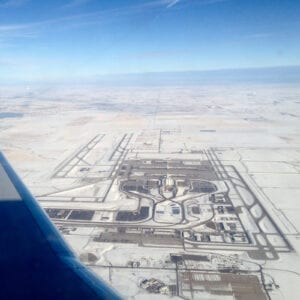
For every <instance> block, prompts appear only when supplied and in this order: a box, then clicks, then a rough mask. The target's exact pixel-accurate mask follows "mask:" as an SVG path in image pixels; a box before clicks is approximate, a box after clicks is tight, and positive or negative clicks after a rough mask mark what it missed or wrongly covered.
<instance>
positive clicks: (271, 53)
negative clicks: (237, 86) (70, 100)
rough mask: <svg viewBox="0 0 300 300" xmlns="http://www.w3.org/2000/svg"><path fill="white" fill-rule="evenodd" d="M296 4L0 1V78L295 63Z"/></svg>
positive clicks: (298, 52)
mask: <svg viewBox="0 0 300 300" xmlns="http://www.w3.org/2000/svg"><path fill="white" fill-rule="evenodd" d="M299 16H300V1H298V0H285V1H283V0H66V1H63V0H43V1H41V0H0V83H1V81H2V82H4V81H7V80H11V81H14V80H15V81H18V80H24V81H31V80H33V81H34V80H64V79H68V78H69V79H72V78H77V79H78V78H93V77H96V76H99V75H106V74H109V75H111V74H127V73H147V72H175V71H196V70H200V71H201V70H219V69H240V68H242V69H243V68H261V67H275V66H299V65H300V18H299Z"/></svg>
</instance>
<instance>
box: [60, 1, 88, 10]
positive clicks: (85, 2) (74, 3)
mask: <svg viewBox="0 0 300 300" xmlns="http://www.w3.org/2000/svg"><path fill="white" fill-rule="evenodd" d="M91 1H93V0H72V1H70V2H69V3H67V4H65V5H63V6H62V8H73V7H77V6H81V5H84V4H87V3H88V2H91Z"/></svg>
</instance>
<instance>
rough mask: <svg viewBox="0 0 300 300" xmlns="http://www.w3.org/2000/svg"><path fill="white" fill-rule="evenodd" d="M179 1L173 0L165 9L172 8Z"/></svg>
mask: <svg viewBox="0 0 300 300" xmlns="http://www.w3.org/2000/svg"><path fill="white" fill-rule="evenodd" d="M179 1H180V0H173V1H171V2H170V3H169V4H168V5H167V8H171V7H172V6H174V5H176V4H177V3H178V2H179Z"/></svg>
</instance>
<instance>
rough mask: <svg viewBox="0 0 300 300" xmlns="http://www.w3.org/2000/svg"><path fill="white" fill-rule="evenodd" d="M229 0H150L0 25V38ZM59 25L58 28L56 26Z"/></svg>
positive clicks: (19, 0)
mask: <svg viewBox="0 0 300 300" xmlns="http://www.w3.org/2000/svg"><path fill="white" fill-rule="evenodd" d="M27 1H28V0H10V1H6V2H5V3H2V5H8V4H9V5H17V3H18V5H21V3H23V4H24V3H25V2H27ZM83 1H84V2H87V1H92V0H74V1H72V2H70V3H69V4H71V3H73V4H74V5H75V4H76V3H77V5H79V3H81V4H83ZM225 1H230V0H197V1H193V0H151V1H148V2H144V3H142V4H138V5H133V6H129V7H117V8H113V9H107V10H98V11H93V12H88V13H83V14H74V15H69V16H65V17H60V18H56V19H48V20H44V21H39V22H31V23H23V24H2V25H1V24H0V38H1V39H5V38H9V39H12V38H18V37H20V38H26V37H27V38H36V37H38V36H39V35H40V34H42V33H43V31H44V30H45V29H46V30H53V29H55V28H56V29H58V30H65V29H70V28H78V27H84V26H88V25H92V24H94V25H96V24H103V23H108V22H113V21H114V20H119V19H120V17H125V16H131V15H139V14H142V13H145V11H151V10H152V11H154V12H155V11H157V12H159V11H160V10H161V9H163V8H165V9H166V8H171V7H174V6H175V5H176V4H178V3H182V4H184V3H185V4H188V3H194V4H196V3H197V4H202V5H209V4H214V3H218V2H225ZM57 25H59V26H57Z"/></svg>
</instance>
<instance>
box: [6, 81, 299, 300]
mask: <svg viewBox="0 0 300 300" xmlns="http://www.w3.org/2000/svg"><path fill="white" fill-rule="evenodd" d="M0 149H1V151H3V152H4V154H5V155H6V156H7V158H8V159H9V160H10V162H11V163H12V165H13V166H14V168H15V169H16V170H17V172H18V174H19V175H20V177H21V178H22V179H23V181H24V182H25V183H26V185H27V186H28V187H29V189H30V190H31V192H32V193H33V195H34V196H35V197H36V198H37V199H38V200H39V202H40V204H41V205H42V207H43V208H44V209H45V210H46V212H47V213H48V215H49V216H50V218H51V219H52V220H53V221H54V223H55V224H56V225H57V226H58V228H59V229H60V231H61V232H62V234H63V235H64V237H65V239H66V240H67V241H68V242H69V244H70V245H71V247H72V248H73V249H74V251H75V252H76V254H77V255H78V257H79V259H80V260H81V261H83V262H84V263H85V264H87V265H88V266H89V267H91V268H92V270H94V272H96V273H97V274H99V276H101V277H102V278H103V279H104V280H106V281H107V282H109V283H110V284H111V285H112V286H114V287H115V288H116V289H117V290H119V292H120V293H121V294H122V295H123V296H124V297H125V298H127V299H168V298H170V297H171V298H174V299H176V298H184V299H245V300H246V299H298V298H299V297H298V294H299V293H300V290H299V283H300V258H299V251H300V242H299V241H300V233H299V231H300V219H299V215H298V213H300V204H299V203H300V88H299V87H297V86H295V85H230V86H229V85H224V86H192V87H191V86H178V87H174V86H170V87H119V88H117V87H116V88H113V87H107V88H104V87H102V88H101V87H95V86H86V87H71V86H68V87H66V86H61V87H59V86H56V87H51V88H49V87H47V88H45V87H41V86H40V87H26V88H25V87H12V86H7V87H0Z"/></svg>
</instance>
